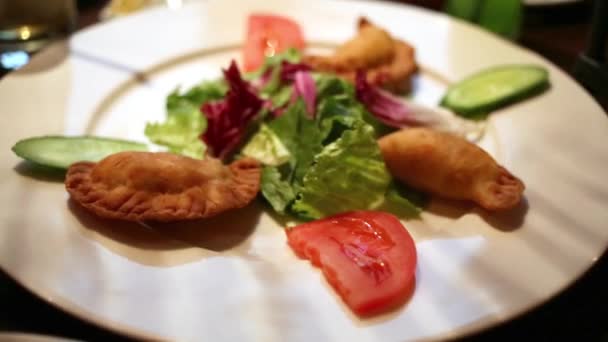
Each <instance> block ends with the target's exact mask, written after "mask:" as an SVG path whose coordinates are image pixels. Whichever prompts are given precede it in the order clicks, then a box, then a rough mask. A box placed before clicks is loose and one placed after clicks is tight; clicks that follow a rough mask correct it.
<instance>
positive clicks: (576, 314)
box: [0, 0, 608, 342]
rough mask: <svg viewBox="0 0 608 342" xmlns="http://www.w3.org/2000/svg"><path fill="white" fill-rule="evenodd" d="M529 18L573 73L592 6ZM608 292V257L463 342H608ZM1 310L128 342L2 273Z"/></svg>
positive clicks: (5, 318)
mask: <svg viewBox="0 0 608 342" xmlns="http://www.w3.org/2000/svg"><path fill="white" fill-rule="evenodd" d="M600 1H605V0H600ZM401 2H405V1H401ZM407 2H410V3H416V4H418V5H424V6H426V7H434V8H435V9H436V8H438V6H440V3H441V1H430V0H424V1H423V0H416V1H414V0H410V1H407ZM104 3H105V1H95V0H88V1H82V2H81V3H80V4H81V5H82V6H81V7H82V8H81V10H80V15H79V19H80V21H79V28H83V27H86V26H89V25H91V24H94V23H96V22H97V21H98V19H97V17H98V13H99V11H100V9H101V8H102V7H103V5H104ZM525 15H526V19H525V24H524V27H523V30H522V35H521V37H520V39H519V43H520V44H521V45H523V46H525V47H527V48H529V49H531V50H534V51H536V52H538V53H540V54H541V55H543V56H544V57H546V58H547V59H549V60H550V61H552V62H553V63H555V64H556V65H558V66H559V67H561V68H562V69H564V70H565V71H567V72H569V73H571V72H572V68H573V65H574V62H575V61H576V58H577V56H578V54H579V53H580V52H581V51H583V50H584V47H585V46H586V41H587V35H588V31H589V28H590V15H591V1H584V2H582V3H578V4H574V5H567V6H559V7H556V8H526V12H525ZM1 76H2V75H1V74H0V77H1ZM598 101H599V102H601V103H602V104H603V106H604V109H608V99H606V98H598ZM573 210H574V208H573ZM607 228H608V227H607ZM607 289H608V255H604V256H603V257H602V258H601V259H600V260H599V261H598V262H597V263H596V264H595V265H594V266H593V267H592V268H591V269H590V270H589V271H588V272H587V273H586V274H585V275H584V276H583V277H582V278H581V279H579V280H578V281H576V282H575V283H574V284H573V285H572V286H570V287H569V288H568V289H566V290H565V291H564V292H562V293H560V294H559V295H557V296H556V297H555V298H553V299H551V300H550V301H549V302H547V303H544V304H542V305H541V306H539V307H538V308H535V309H533V310H531V311H530V312H528V313H526V314H524V315H523V316H520V317H518V318H516V319H514V320H512V321H509V322H506V323H503V324H501V325H499V326H497V327H494V328H491V329H489V330H487V331H484V332H482V333H479V334H476V335H473V336H468V337H466V338H464V339H463V340H466V341H497V340H498V341H502V340H520V339H523V340H533V341H536V340H543V341H544V340H546V341H557V340H559V341H604V342H608V290H607ZM0 307H2V310H0V332H1V331H22V332H30V333H41V334H48V335H56V336H63V337H70V338H76V339H82V340H86V341H110V340H111V341H127V340H128V339H127V338H125V337H122V336H119V335H117V334H114V333H112V332H109V331H106V330H104V329H101V328H98V327H96V326H94V325H92V324H89V323H86V322H83V321H82V320H80V319H78V318H75V317H73V316H71V315H69V314H66V313H64V312H63V311H61V310H59V309H57V308H55V307H53V306H51V305H49V304H47V303H46V302H44V301H42V300H40V299H38V298H37V297H35V296H33V295H31V294H30V293H29V292H28V291H26V290H25V289H23V288H22V287H21V286H19V285H18V284H16V283H15V282H14V281H13V280H12V279H10V277H9V276H7V275H6V274H5V273H3V272H0Z"/></svg>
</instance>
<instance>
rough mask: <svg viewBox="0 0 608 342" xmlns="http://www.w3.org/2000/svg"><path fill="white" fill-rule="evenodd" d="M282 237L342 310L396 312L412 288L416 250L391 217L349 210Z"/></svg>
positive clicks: (294, 230)
mask: <svg viewBox="0 0 608 342" xmlns="http://www.w3.org/2000/svg"><path fill="white" fill-rule="evenodd" d="M286 232H287V242H288V244H289V246H291V248H292V249H293V250H294V252H295V253H296V254H297V255H298V256H300V257H301V258H304V259H308V260H310V261H311V263H312V264H313V265H315V266H317V267H320V268H321V269H322V270H323V274H324V275H325V278H326V279H327V281H328V282H329V283H330V284H331V285H332V287H333V288H334V289H335V290H336V291H337V292H338V294H339V295H340V297H342V300H343V301H344V302H345V303H346V305H348V306H349V307H350V308H351V310H353V311H354V312H355V313H356V314H358V315H360V316H369V315H372V314H377V313H381V312H385V311H387V310H390V309H392V308H395V307H397V306H399V305H400V304H403V303H404V302H405V301H406V300H407V299H408V298H409V296H410V295H411V293H412V291H413V289H414V285H415V272H416V245H415V244H414V240H413V239H412V237H411V236H410V234H409V233H408V232H407V230H406V229H405V227H404V226H403V225H402V224H401V222H399V220H398V219H397V218H396V217H395V216H393V215H391V214H388V213H384V212H379V211H354V212H349V213H344V214H339V215H335V216H332V217H328V218H325V219H322V220H317V221H312V222H308V223H304V224H302V225H299V226H297V227H294V228H292V229H287V230H286Z"/></svg>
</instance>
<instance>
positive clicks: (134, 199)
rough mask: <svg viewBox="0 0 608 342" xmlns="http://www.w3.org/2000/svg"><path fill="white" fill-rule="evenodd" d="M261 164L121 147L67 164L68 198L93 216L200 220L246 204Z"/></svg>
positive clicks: (257, 184) (253, 193) (254, 190)
mask: <svg viewBox="0 0 608 342" xmlns="http://www.w3.org/2000/svg"><path fill="white" fill-rule="evenodd" d="M260 175H261V169H260V164H259V163H258V162H257V161H256V160H254V159H250V158H245V159H241V160H238V161H235V162H233V163H232V164H230V165H227V166H226V165H223V164H222V162H221V161H219V160H217V159H213V158H206V159H204V160H198V159H192V158H189V157H184V156H179V155H176V154H172V153H163V152H159V153H152V152H121V153H116V154H113V155H110V156H108V157H106V158H105V159H103V160H101V161H100V162H98V163H92V162H78V163H75V164H73V165H71V166H70V168H69V169H68V172H67V175H66V178H65V186H66V189H67V191H68V192H69V193H70V195H71V197H72V198H73V199H74V200H75V201H76V202H78V203H79V204H80V205H82V206H83V207H85V208H86V209H88V210H90V211H92V212H94V213H95V214H96V215H98V216H101V217H105V218H112V219H121V220H128V221H147V220H150V221H163V222H169V221H178V220H191V219H200V218H206V217H210V216H214V215H217V214H220V213H222V212H224V211H226V210H230V209H235V208H241V207H244V206H246V205H247V204H249V203H250V202H251V201H252V200H253V199H254V198H255V196H256V194H257V193H258V191H259V188H260Z"/></svg>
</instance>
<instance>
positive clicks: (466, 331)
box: [0, 0, 608, 341]
mask: <svg viewBox="0 0 608 342" xmlns="http://www.w3.org/2000/svg"><path fill="white" fill-rule="evenodd" d="M340 2H342V3H348V2H358V3H366V4H378V2H372V1H369V0H340ZM190 4H196V2H191V3H190ZM380 4H381V5H382V6H387V5H389V6H396V7H408V8H410V9H414V10H419V11H424V12H428V13H430V14H432V15H434V16H438V17H444V18H445V19H447V20H449V21H458V22H460V23H461V24H465V25H467V26H469V27H470V28H472V29H474V30H476V31H478V32H479V33H481V34H489V35H491V36H493V37H494V38H498V39H500V40H502V41H503V43H507V44H509V45H510V46H511V47H512V48H516V49H518V50H519V51H520V52H523V53H526V54H531V55H534V56H535V57H537V58H539V59H541V60H543V62H545V63H547V64H549V65H551V66H553V67H554V69H555V71H558V72H560V73H561V74H562V76H565V77H566V78H568V79H569V81H571V82H572V83H573V84H575V85H576V87H578V89H579V90H581V91H582V92H581V93H584V94H585V95H586V96H587V98H588V99H590V100H591V101H592V102H593V104H594V105H595V106H597V107H598V108H599V109H600V110H601V111H602V112H604V114H606V112H605V111H604V109H603V108H602V107H601V106H600V105H599V103H598V102H597V100H596V99H595V98H593V97H592V96H591V95H590V94H589V92H588V91H587V90H586V89H585V88H584V87H582V85H580V84H579V83H578V82H577V81H576V80H575V79H574V78H573V77H572V76H571V75H570V74H568V73H567V72H565V71H564V70H562V69H561V68H560V67H558V66H557V65H555V64H554V63H553V62H552V61H550V60H548V59H546V58H545V57H544V56H542V55H540V54H539V53H537V52H535V51H533V50H529V49H527V48H525V47H522V46H519V45H517V44H515V43H513V42H511V41H509V40H507V39H504V38H502V37H501V36H498V35H494V34H492V33H490V32H487V31H486V30H483V29H481V28H479V27H477V26H476V25H473V24H471V23H469V22H467V21H463V20H459V19H457V18H452V17H449V16H447V15H445V14H443V13H441V12H435V11H431V10H428V9H425V8H420V7H416V6H412V5H408V4H397V3H393V2H388V1H380ZM186 5H189V4H186ZM150 11H168V9H165V8H162V7H161V6H159V5H155V6H152V7H151V8H148V9H145V10H142V11H141V12H140V13H136V14H134V15H138V16H146V15H147V14H148V12H150ZM130 17H131V16H126V17H120V18H116V19H113V20H112V21H109V22H98V23H96V24H94V25H91V26H89V27H87V28H85V29H83V30H80V31H78V32H76V33H75V34H74V35H72V36H71V37H70V38H69V40H71V39H73V37H75V36H79V35H82V34H85V33H87V32H89V31H90V30H99V29H102V28H103V26H105V25H106V24H110V23H112V22H114V21H118V20H126V19H129V18H130ZM45 50H46V49H45ZM186 54H187V53H182V54H180V55H178V56H182V55H186ZM44 56H45V55H44V50H43V51H41V53H39V54H37V56H35V58H42V57H44ZM70 58H71V57H70ZM68 59H69V58H68ZM164 63H166V60H160V61H158V62H157V63H156V64H154V65H152V66H151V67H146V68H145V69H144V70H143V72H148V71H149V70H150V69H153V68H155V67H157V66H158V65H161V64H164ZM11 74H13V72H11V73H9V74H7V75H6V77H11ZM6 77H5V79H6ZM132 79H133V75H130V76H129V77H128V78H127V80H126V81H125V82H131V81H132ZM1 81H2V80H1V79H0V82H1ZM607 251H608V243H606V244H605V245H604V248H603V250H602V251H601V253H600V254H599V255H598V256H597V257H596V258H594V259H593V260H592V262H591V263H589V264H587V265H586V267H585V268H584V269H582V270H581V272H580V273H578V274H577V275H576V276H574V277H570V280H569V281H568V282H566V284H565V285H564V286H563V287H562V288H560V289H559V290H558V291H556V292H554V293H552V294H550V295H548V296H544V297H543V298H542V299H540V300H537V301H536V302H535V303H533V304H531V305H527V306H526V307H524V308H521V309H520V310H518V311H511V313H510V314H507V315H505V316H502V317H492V316H490V317H488V316H486V317H484V318H483V319H481V320H476V321H473V322H471V323H469V324H465V325H462V326H460V327H458V328H456V329H454V330H452V331H450V332H448V333H445V334H441V335H436V336H434V337H432V338H423V339H422V341H436V340H443V339H452V338H466V337H470V336H472V335H475V334H478V333H482V332H484V331H488V330H489V329H492V328H495V327H497V326H499V325H502V324H504V323H506V322H508V321H512V320H515V319H517V318H519V317H521V316H523V315H525V314H527V313H529V312H531V311H534V310H536V309H538V308H539V307H541V306H543V305H545V304H546V303H547V302H549V301H551V300H553V299H554V298H556V297H558V296H559V295H561V294H562V293H564V292H565V291H567V290H568V289H569V288H571V287H572V286H573V285H574V284H575V283H576V282H577V281H579V280H580V279H581V278H582V277H583V276H584V275H585V274H587V273H588V272H589V271H590V270H591V269H592V268H593V267H594V266H595V265H596V264H597V261H598V260H599V259H600V258H601V257H602V256H604V255H606V252H607ZM0 269H2V270H3V271H4V272H5V273H6V274H7V275H8V276H9V277H10V278H11V279H13V280H14V281H15V282H16V283H18V284H19V285H20V286H22V287H23V288H25V289H26V290H27V291H28V292H29V293H30V294H32V295H34V296H35V297H37V298H39V299H42V300H43V301H44V302H46V303H47V304H50V305H51V306H53V307H55V308H58V309H60V310H62V311H65V312H67V313H69V314H70V315H72V316H74V317H75V318H77V319H82V320H83V321H85V322H88V323H91V324H93V325H96V326H99V327H102V328H104V329H107V330H109V331H111V332H114V333H118V334H122V335H125V336H128V337H133V338H139V339H141V338H144V339H146V340H163V338H162V337H160V336H159V335H156V334H149V333H147V332H145V331H143V330H140V329H137V328H133V327H131V326H129V325H127V324H124V323H122V322H112V321H109V320H108V319H105V318H101V317H100V316H99V315H96V314H94V313H89V312H86V311H84V310H81V309H80V308H79V307H78V306H77V305H75V304H73V303H71V302H70V301H69V300H68V298H63V297H60V298H56V297H55V296H53V295H50V294H49V292H48V291H47V289H44V288H35V286H30V285H31V284H28V283H27V282H25V281H23V279H20V277H19V276H16V275H14V274H12V273H10V272H9V270H7V269H6V268H5V267H4V265H3V264H2V263H0ZM58 299H59V300H58ZM488 319H489V320H490V321H489V322H487V320H488Z"/></svg>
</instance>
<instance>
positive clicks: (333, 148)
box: [291, 121, 392, 219]
mask: <svg viewBox="0 0 608 342" xmlns="http://www.w3.org/2000/svg"><path fill="white" fill-rule="evenodd" d="M391 180H392V178H391V175H390V174H389V172H388V171H387V169H386V166H385V165H384V160H383V159H382V155H381V154H380V148H379V147H378V144H377V143H376V138H375V136H374V129H373V128H372V127H371V126H370V125H368V124H366V123H364V122H362V121H359V122H358V123H357V124H356V125H355V127H354V128H353V129H351V130H346V131H344V133H343V134H342V136H341V137H340V138H338V139H337V140H336V141H335V142H333V143H331V144H329V145H327V146H326V147H325V148H324V149H323V150H322V151H321V153H319V154H318V155H317V156H315V158H314V163H313V164H312V166H311V167H310V168H309V169H308V171H307V172H306V174H305V176H304V179H303V182H302V186H301V187H300V188H299V189H298V190H299V191H298V194H297V197H296V200H295V201H294V203H293V205H292V206H291V210H292V211H293V212H294V213H296V214H297V215H298V216H300V217H302V218H305V219H317V218H321V217H324V216H327V215H331V214H336V213H339V212H344V211H349V210H355V209H373V208H376V207H378V206H379V205H381V204H382V202H383V201H384V194H385V193H386V190H387V187H388V186H389V184H390V182H391Z"/></svg>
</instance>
